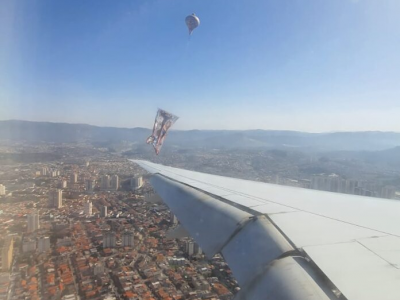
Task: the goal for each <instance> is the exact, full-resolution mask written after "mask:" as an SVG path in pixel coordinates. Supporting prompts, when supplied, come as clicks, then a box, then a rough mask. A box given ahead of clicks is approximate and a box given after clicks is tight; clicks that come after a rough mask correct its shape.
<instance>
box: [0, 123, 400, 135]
mask: <svg viewBox="0 0 400 300" xmlns="http://www.w3.org/2000/svg"><path fill="white" fill-rule="evenodd" d="M0 122H27V123H50V124H65V125H85V126H92V127H98V128H116V129H146V130H152V129H151V128H147V127H141V126H136V127H118V126H106V125H92V124H87V123H68V122H54V121H31V120H20V119H5V120H3V119H0ZM170 131H283V132H299V133H310V134H329V133H366V132H368V133H372V132H379V133H400V132H398V131H382V130H359V131H343V130H341V131H320V132H310V131H301V130H294V129H260V128H254V129H171V130H170Z"/></svg>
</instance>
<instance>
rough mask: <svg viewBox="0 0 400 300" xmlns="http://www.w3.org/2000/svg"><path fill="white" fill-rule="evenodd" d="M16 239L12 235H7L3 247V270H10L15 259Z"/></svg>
mask: <svg viewBox="0 0 400 300" xmlns="http://www.w3.org/2000/svg"><path fill="white" fill-rule="evenodd" d="M13 250H14V241H13V238H12V237H6V238H5V240H4V244H3V248H2V249H1V263H2V266H1V270H2V271H3V272H8V271H10V267H11V264H12V260H13Z"/></svg>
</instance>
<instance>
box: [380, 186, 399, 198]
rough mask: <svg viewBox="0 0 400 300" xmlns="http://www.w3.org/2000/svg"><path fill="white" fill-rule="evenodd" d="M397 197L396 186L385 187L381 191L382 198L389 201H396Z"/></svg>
mask: <svg viewBox="0 0 400 300" xmlns="http://www.w3.org/2000/svg"><path fill="white" fill-rule="evenodd" d="M395 195H396V188H395V187H394V186H384V187H383V188H382V190H381V197H382V198H387V199H394V197H395Z"/></svg>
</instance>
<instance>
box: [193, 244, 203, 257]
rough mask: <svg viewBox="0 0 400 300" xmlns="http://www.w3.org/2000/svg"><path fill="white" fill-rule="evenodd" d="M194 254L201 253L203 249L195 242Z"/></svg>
mask: <svg viewBox="0 0 400 300" xmlns="http://www.w3.org/2000/svg"><path fill="white" fill-rule="evenodd" d="M194 254H196V255H201V254H203V250H202V249H201V248H200V246H199V245H198V244H197V243H195V244H194Z"/></svg>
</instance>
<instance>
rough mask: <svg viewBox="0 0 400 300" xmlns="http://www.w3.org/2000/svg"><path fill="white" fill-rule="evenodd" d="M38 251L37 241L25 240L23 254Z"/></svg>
mask: <svg viewBox="0 0 400 300" xmlns="http://www.w3.org/2000/svg"><path fill="white" fill-rule="evenodd" d="M34 251H36V240H33V239H24V241H23V242H22V252H23V253H27V252H34Z"/></svg>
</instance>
